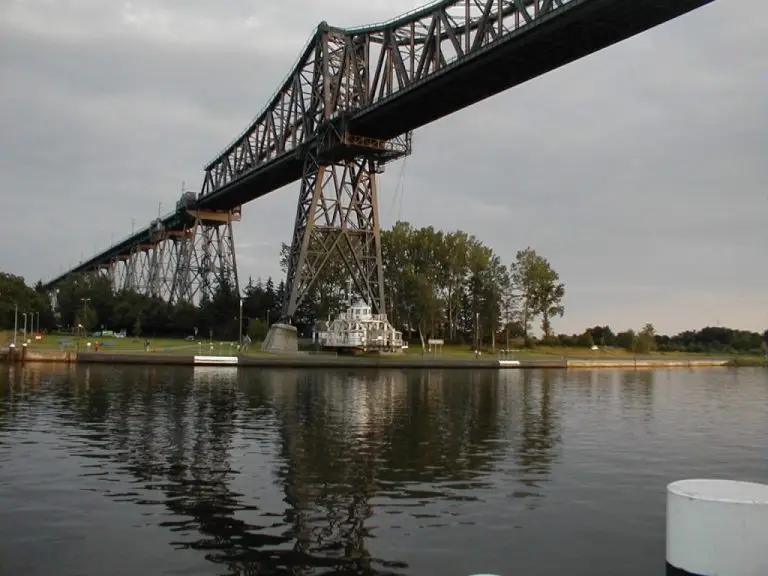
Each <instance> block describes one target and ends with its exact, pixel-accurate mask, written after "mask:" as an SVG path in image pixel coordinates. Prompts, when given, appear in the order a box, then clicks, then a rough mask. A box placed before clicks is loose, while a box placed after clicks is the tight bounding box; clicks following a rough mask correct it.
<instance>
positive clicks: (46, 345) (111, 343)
mask: <svg viewBox="0 0 768 576" xmlns="http://www.w3.org/2000/svg"><path fill="white" fill-rule="evenodd" d="M97 340H98V341H100V342H102V347H101V351H103V352H109V353H126V354H129V353H133V354H143V353H144V343H145V341H146V340H149V343H150V353H157V354H184V355H194V354H203V355H226V356H230V355H236V354H237V342H229V341H226V342H224V341H214V342H213V343H212V344H211V343H209V342H201V341H188V340H183V339H175V338H146V339H145V338H114V337H105V338H93V337H91V338H85V337H79V338H78V337H75V336H70V335H61V334H51V335H48V336H45V337H44V338H43V340H41V341H34V340H32V341H31V342H30V344H29V349H30V350H40V351H43V350H75V349H78V350H80V351H86V350H88V348H87V345H86V344H87V342H91V344H92V346H91V350H94V349H95V348H94V347H93V344H94V343H95V342H96V341H97ZM308 344H309V341H307V340H301V341H300V347H301V348H302V349H304V350H308V349H309V347H308ZM330 353H331V354H333V352H330ZM246 354H247V355H249V356H260V355H263V354H264V355H266V354H267V353H264V352H261V342H254V343H253V344H251V346H250V347H249V349H248V350H247V351H246ZM404 355H405V357H406V358H409V359H413V360H417V359H420V358H421V357H422V349H421V346H420V345H419V343H418V342H416V343H412V344H411V346H410V347H409V348H408V349H406V350H405V351H404ZM423 356H424V357H436V358H456V359H467V360H469V359H472V358H474V357H475V354H474V352H473V351H472V350H471V349H470V348H469V346H466V345H465V346H457V345H451V346H443V347H441V349H440V350H439V351H438V352H434V351H433V352H429V351H425V352H424V353H423ZM637 356H638V358H639V357H646V358H658V359H663V358H669V359H674V358H700V359H705V358H734V356H733V355H732V354H693V353H684V352H666V353H650V354H638V355H637ZM497 357H500V358H510V359H519V360H524V359H536V358H538V359H546V358H553V357H557V358H563V357H567V358H572V359H589V358H594V359H609V358H615V359H619V358H629V357H632V354H631V353H630V352H627V351H626V350H622V349H600V350H590V349H587V348H569V347H557V346H541V347H537V348H531V349H524V350H515V351H512V352H510V353H508V354H504V355H500V354H499V352H498V351H496V352H493V351H491V350H485V351H484V352H483V353H482V355H481V356H480V358H481V359H492V358H497ZM737 363H738V364H743V365H750V366H753V365H765V359H764V358H762V357H760V356H749V355H744V356H738V357H737Z"/></svg>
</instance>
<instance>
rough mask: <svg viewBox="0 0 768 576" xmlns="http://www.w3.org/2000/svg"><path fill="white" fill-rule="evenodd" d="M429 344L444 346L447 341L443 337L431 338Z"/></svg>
mask: <svg viewBox="0 0 768 576" xmlns="http://www.w3.org/2000/svg"><path fill="white" fill-rule="evenodd" d="M427 344H429V345H430V346H442V345H443V344H445V341H444V340H442V339H437V338H430V339H429V340H427Z"/></svg>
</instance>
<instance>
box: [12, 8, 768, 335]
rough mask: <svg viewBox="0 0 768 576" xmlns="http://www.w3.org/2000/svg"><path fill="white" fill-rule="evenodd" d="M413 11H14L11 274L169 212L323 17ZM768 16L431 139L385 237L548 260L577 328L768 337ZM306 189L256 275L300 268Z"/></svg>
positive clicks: (422, 147)
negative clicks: (285, 247) (293, 264)
mask: <svg viewBox="0 0 768 576" xmlns="http://www.w3.org/2000/svg"><path fill="white" fill-rule="evenodd" d="M417 2H418V0H416V1H415V2H414V1H413V0H387V1H386V2H385V1H384V0H365V1H364V2H363V1H361V0H280V1H274V0H228V1H227V2H209V1H203V0H136V1H125V2H121V1H116V0H4V1H2V2H0V174H2V189H1V190H0V242H1V244H0V269H2V270H5V271H9V272H12V273H16V274H20V275H23V276H25V277H26V278H27V280H28V281H30V282H34V281H35V280H37V279H39V278H48V277H51V276H53V275H54V274H58V273H59V272H61V271H63V270H64V269H66V268H67V267H69V266H70V265H71V264H74V263H75V262H77V261H78V260H79V259H80V257H81V254H84V255H86V256H88V255H90V254H92V253H93V252H94V250H95V248H97V247H98V248H102V247H104V246H105V245H107V244H109V242H110V241H111V239H112V238H113V237H114V239H117V238H120V237H122V236H124V235H126V234H128V233H129V232H130V230H131V219H132V218H135V220H136V223H137V226H138V225H144V224H146V223H147V222H148V221H149V220H150V219H151V218H152V217H154V216H156V215H157V211H158V202H162V204H163V212H165V211H167V210H168V209H169V208H170V207H171V206H172V205H173V203H175V201H176V199H177V198H178V195H179V192H180V189H181V183H182V181H185V182H186V184H187V186H188V187H190V188H193V189H199V186H200V184H201V181H202V167H203V165H204V164H205V163H206V162H207V161H209V160H211V159H212V158H213V157H214V156H215V155H216V154H217V153H218V152H219V151H220V150H221V149H222V148H223V147H224V146H225V145H226V144H228V143H229V142H230V141H231V140H232V139H233V138H234V137H235V136H236V135H237V134H238V133H239V132H240V131H241V130H242V129H243V128H244V127H245V126H246V124H248V122H250V120H251V119H252V118H253V117H254V116H255V115H256V114H257V113H258V112H259V111H260V110H261V108H262V107H263V106H264V104H265V103H266V101H267V98H268V97H269V96H270V94H271V93H272V92H273V91H274V90H275V89H276V87H277V85H278V82H279V81H280V80H281V79H282V78H283V77H284V76H285V75H286V73H287V72H288V71H289V69H290V67H291V65H292V64H293V62H294V61H295V59H296V58H297V56H298V53H299V51H300V49H301V48H302V46H303V45H304V43H305V42H306V40H307V38H308V37H309V35H310V33H311V32H312V30H313V29H314V27H315V26H316V25H317V23H318V22H319V21H320V20H327V21H328V22H329V23H331V24H333V25H338V26H352V25H359V24H365V23H370V22H377V21H381V20H386V19H389V18H390V17H392V16H394V15H396V14H398V13H400V12H404V11H407V10H409V9H411V8H413V7H415V5H416V3H417ZM767 42H768V5H766V3H765V2H762V1H761V0H719V1H718V2H715V3H714V4H712V5H709V6H707V7H705V8H702V9H700V10H699V11H697V12H694V13H692V14H689V15H687V16H685V17H683V18H680V19H678V20H676V21H673V22H671V23H668V24H666V25H664V26H661V27H659V28H656V29H654V30H652V31H650V32H648V33H645V34H643V35H641V36H638V37H635V38H632V39H630V40H628V41H625V42H623V43H621V44H619V45H617V46H613V47H611V48H608V49H607V50H604V51H602V52H600V53H598V54H595V55H592V56H590V57H588V58H585V59H582V60H580V61H578V62H576V63H574V64H571V65H569V66H567V67H565V68H561V69H560V70H557V71H554V72H552V73H550V74H547V75H546V76H543V77H541V78H538V79H536V80H533V81H531V82H529V83H527V84H525V85H523V86H522V87H519V88H516V89H512V90H509V91H507V92H505V93H503V94H501V95H498V96H495V97H493V98H491V99H489V100H486V101H484V102H481V103H479V104H477V105H475V106H473V107H471V108H468V109H466V110H463V111H461V112H459V113H456V114H454V115H452V116H450V117H448V118H445V119H443V120H441V121H438V122H436V123H434V124H432V125H430V126H427V127H425V128H423V129H421V130H419V131H418V132H417V133H416V134H415V136H414V154H413V155H412V156H411V157H410V158H408V159H407V160H406V161H405V162H404V163H403V162H401V163H398V164H394V165H392V166H390V167H388V169H387V172H386V173H385V174H384V175H383V177H382V181H381V185H380V190H381V194H382V199H381V211H382V220H383V223H384V224H385V225H387V226H388V225H390V224H391V223H392V222H393V221H394V220H396V219H398V218H401V219H405V220H409V221H411V222H412V223H414V224H415V225H428V224H432V225H434V226H435V227H437V228H442V229H457V228H460V229H463V230H466V231H467V232H469V233H472V234H475V235H477V236H478V237H479V238H480V239H481V240H483V241H484V242H486V243H487V244H489V245H491V246H493V247H494V248H495V249H496V251H497V252H498V253H500V254H501V255H502V257H503V258H504V259H505V260H506V261H507V262H509V261H511V260H512V259H513V257H514V253H515V251H516V250H517V249H519V248H524V247H525V246H527V245H531V246H532V247H534V248H535V249H536V250H537V251H539V252H540V253H541V254H543V255H544V256H546V257H548V258H549V259H550V261H551V262H552V264H553V265H554V267H555V269H556V270H558V271H559V272H560V274H561V276H562V278H563V280H564V281H565V282H566V285H567V292H568V293H567V298H566V302H565V303H566V308H567V312H566V316H565V318H563V319H561V320H557V323H556V330H558V331H568V332H574V331H581V330H582V329H583V328H584V327H585V326H587V325H594V324H597V323H600V324H604V323H608V324H610V325H611V326H613V327H615V328H617V329H624V328H627V327H639V326H641V325H642V324H643V323H645V322H652V323H654V325H656V327H657V329H659V330H660V331H664V332H674V331H679V330H683V329H687V328H698V327H702V326H704V325H716V324H717V323H720V324H722V325H729V326H734V327H743V328H749V329H764V328H765V327H768V291H767V290H766V287H767V286H768V257H767V256H766V246H767V245H768V187H767V184H768V105H766V102H768V57H766V51H768V44H767ZM297 194H298V184H295V185H292V186H290V187H288V188H287V189H283V190H280V191H278V192H275V193H273V194H271V195H270V196H267V197H266V198H263V199H260V200H258V201H255V202H253V203H251V204H249V205H247V206H246V207H245V208H244V211H243V216H244V220H243V222H242V223H240V224H239V225H238V226H237V228H236V230H235V235H236V240H237V245H238V250H239V252H238V259H239V272H240V278H241V279H242V280H243V282H245V281H246V280H247V278H248V276H249V275H252V276H253V277H257V276H266V275H268V274H273V275H279V268H278V262H277V261H278V249H279V243H280V241H281V240H285V241H288V240H289V239H290V233H291V228H292V226H293V219H294V214H295V205H296V197H297Z"/></svg>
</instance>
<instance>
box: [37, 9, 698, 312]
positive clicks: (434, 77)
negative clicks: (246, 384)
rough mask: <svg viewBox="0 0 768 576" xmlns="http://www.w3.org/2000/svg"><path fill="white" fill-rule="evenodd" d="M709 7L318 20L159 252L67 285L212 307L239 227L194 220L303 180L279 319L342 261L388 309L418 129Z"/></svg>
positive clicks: (167, 222) (139, 241)
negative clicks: (403, 163)
mask: <svg viewBox="0 0 768 576" xmlns="http://www.w3.org/2000/svg"><path fill="white" fill-rule="evenodd" d="M712 1H713V0H670V1H667V2H661V1H659V0H439V1H437V2H434V3H432V4H430V5H427V6H424V7H421V8H418V9H416V10H413V11H412V12H410V13H408V14H405V15H402V16H400V17H398V18H395V19H393V20H390V21H388V22H384V23H380V24H375V25H372V26H365V27H359V28H346V29H343V28H338V27H333V26H330V25H328V24H327V23H325V22H323V23H321V24H320V25H319V26H318V27H317V29H316V30H315V32H314V33H313V34H312V35H311V37H310V39H309V42H308V43H307V45H306V46H305V48H304V49H303V50H302V52H301V54H300V56H299V59H298V61H297V62H296V64H295V66H294V67H293V68H292V70H291V71H290V73H289V74H288V76H287V77H286V78H285V80H284V81H283V82H282V83H281V84H280V86H279V87H278V90H277V91H276V92H275V94H274V95H273V97H272V98H271V99H270V100H269V102H268V104H267V106H266V107H265V108H264V109H263V110H262V112H261V113H260V114H259V115H258V116H257V118H256V119H255V120H254V121H253V122H252V123H251V124H250V125H249V126H248V127H247V128H246V129H245V130H244V131H243V132H242V133H241V134H240V135H239V136H238V137H237V138H236V139H235V140H234V141H233V142H232V143H231V144H230V145H229V146H227V147H226V148H225V149H224V150H223V151H222V152H221V153H220V154H219V155H218V156H217V157H216V158H215V159H214V160H213V161H211V162H210V163H209V164H208V165H207V166H206V167H205V173H204V178H203V184H202V189H201V191H200V194H199V195H196V196H195V198H194V199H193V200H192V201H191V204H185V205H183V206H179V207H178V208H177V212H176V213H175V214H171V215H169V216H167V217H166V218H165V219H162V224H163V225H164V226H165V230H166V231H171V230H173V231H175V232H180V235H177V236H174V237H173V238H171V237H168V238H166V239H165V240H163V242H168V243H169V244H168V247H167V248H166V251H165V252H163V253H162V254H161V252H162V249H158V248H157V247H158V246H160V244H162V242H160V241H157V242H155V241H153V240H152V239H151V231H150V230H149V229H147V230H143V231H141V232H139V233H137V234H135V235H132V236H131V237H129V238H128V239H126V240H125V241H123V242H122V243H121V244H120V245H119V246H117V247H111V248H110V249H108V250H105V251H103V252H102V253H100V254H98V255H96V256H94V257H93V258H92V259H90V260H89V261H87V262H84V263H81V264H80V265H79V266H77V267H76V268H74V269H73V270H72V271H70V272H69V273H80V272H85V271H93V270H96V269H99V268H101V267H104V266H105V265H108V266H109V265H111V264H110V263H112V262H114V263H115V265H118V263H120V262H123V263H125V262H127V263H128V264H125V265H126V266H127V270H126V271H125V273H124V274H123V276H122V277H121V278H122V280H120V282H122V284H121V285H122V286H130V287H136V289H139V290H141V291H144V292H146V293H149V294H158V295H167V297H168V298H169V299H170V300H171V301H194V300H195V299H196V298H201V297H205V296H204V295H206V294H210V293H211V286H212V285H213V284H212V283H213V282H214V281H215V280H214V279H215V278H216V277H218V278H219V281H223V280H224V279H225V278H229V279H230V280H234V281H236V278H237V273H236V266H235V258H234V242H233V241H232V228H231V221H230V222H229V224H226V225H225V224H223V223H221V222H218V221H216V222H207V223H203V222H202V221H200V222H198V223H197V224H194V222H195V217H194V216H193V215H191V214H190V213H189V211H190V210H191V209H194V210H197V211H200V212H201V213H202V212H206V213H209V214H213V213H216V214H219V215H226V214H230V215H231V214H232V213H233V211H238V218H239V209H240V206H242V205H243V204H245V203H247V202H250V201H252V200H254V199H256V198H259V197H261V196H263V195H265V194H268V193H270V192H273V191H275V190H277V189H279V188H281V187H283V186H285V185H287V184H290V183H292V182H295V181H300V182H301V186H300V192H299V200H298V204H297V211H296V218H295V226H294V234H293V237H292V242H291V248H290V254H289V258H288V276H287V290H286V296H285V302H284V305H283V320H287V321H290V320H291V319H292V317H293V315H294V313H295V312H296V309H297V307H298V306H299V305H300V303H301V301H302V299H303V298H305V297H306V295H307V294H308V293H309V292H310V291H311V289H312V286H313V282H315V281H316V279H317V277H318V274H319V273H320V272H321V271H322V268H323V266H324V263H325V262H327V261H328V258H329V257H330V255H331V254H333V253H334V252H335V253H338V254H339V255H340V256H341V258H342V259H343V261H344V262H345V263H346V266H347V269H348V270H349V273H350V276H351V279H352V280H353V283H354V285H355V287H356V290H357V292H358V293H359V295H360V296H362V297H363V298H365V299H366V300H367V301H368V302H369V303H370V304H371V305H372V306H373V307H374V308H375V309H377V310H379V311H383V310H384V308H385V303H384V296H383V287H382V266H381V247H380V242H379V235H380V232H379V218H378V196H377V175H378V174H379V173H380V172H381V171H382V170H383V167H384V165H385V164H386V163H387V162H390V161H392V160H395V159H398V158H402V157H403V156H405V155H407V154H409V153H410V152H411V141H412V138H411V134H412V131H413V130H415V129H417V128H419V127H420V126H423V125H425V124H428V123H430V122H432V121H434V120H437V119H439V118H442V117H445V116H447V115H449V114H451V113H453V112H455V111H457V110H460V109H462V108H465V107H467V106H470V105H471V104H473V103H475V102H478V101H480V100H483V99H485V98H488V97H489V96H492V95H494V94H497V93H499V92H501V91H504V90H507V89H509V88H511V87H513V86H516V85H519V84H521V83H523V82H526V81H528V80H530V79H532V78H535V77H537V76H539V75H541V74H545V73H547V72H549V71H551V70H554V69H556V68H558V67H560V66H563V65H566V64H568V63H570V62H572V61H574V60H577V59H579V58H581V57H583V56H586V55H588V54H591V53H594V52H596V51H599V50H601V49H603V48H605V47H607V46H610V45H612V44H615V43H617V42H620V41H622V40H624V39H626V38H629V37H631V36H634V35H635V34H638V33H640V32H643V31H645V30H648V29H649V28H653V27H654V26H657V25H659V24H662V23H664V22H666V21H668V20H671V19H674V18H676V17H678V16H681V15H683V14H685V13H687V12H689V11H691V10H694V9H696V8H699V7H701V6H704V5H705V4H709V3H710V2H712ZM523 137H524V136H523ZM224 218H225V219H226V218H229V216H226V217H224ZM228 251H229V252H228ZM230 252H231V254H230ZM153 259H154V260H153ZM153 261H154V262H166V264H167V266H166V267H162V266H158V265H156V264H155V265H153V264H151V262H153ZM148 262H149V263H148ZM172 262H175V264H174V263H172ZM174 267H175V268H174ZM171 269H173V271H172V272H171ZM230 269H231V270H232V272H229V271H228V270H230ZM212 270H213V272H212ZM147 271H149V272H147ZM69 273H68V274H69ZM142 274H143V276H142ZM64 276H65V275H62V276H60V277H59V278H56V279H54V280H52V281H51V282H49V283H48V286H49V287H51V286H55V284H56V283H57V282H60V281H61V280H62V279H63V277H64ZM169 277H170V278H172V280H170V281H169ZM227 281H229V280H227ZM161 297H166V296H161Z"/></svg>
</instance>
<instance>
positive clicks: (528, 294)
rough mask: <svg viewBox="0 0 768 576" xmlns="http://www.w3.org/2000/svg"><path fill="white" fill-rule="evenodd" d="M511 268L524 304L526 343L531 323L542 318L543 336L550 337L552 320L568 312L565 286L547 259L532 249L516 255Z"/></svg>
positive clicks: (513, 279)
mask: <svg viewBox="0 0 768 576" xmlns="http://www.w3.org/2000/svg"><path fill="white" fill-rule="evenodd" d="M511 269H512V282H513V285H514V286H515V288H516V290H517V292H518V294H519V298H520V302H521V306H520V308H521V315H522V318H521V322H522V324H523V327H524V328H525V338H526V340H527V339H528V331H529V330H530V325H531V322H532V321H533V320H534V319H535V318H536V317H537V316H539V315H540V316H541V317H542V330H543V332H544V335H545V336H550V335H551V333H552V326H551V319H552V318H553V317H555V316H562V315H563V314H564V313H565V307H564V306H563V304H562V300H563V297H564V296H565V285H564V284H563V283H561V282H559V280H560V277H559V275H558V274H557V272H555V270H553V268H552V266H551V265H550V263H549V262H548V261H547V259H546V258H544V257H542V256H539V255H538V254H537V253H536V251H535V250H533V249H532V248H531V247H530V246H529V247H528V248H526V249H524V250H520V251H518V252H517V254H516V256H515V262H514V263H513V264H512V266H511Z"/></svg>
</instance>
